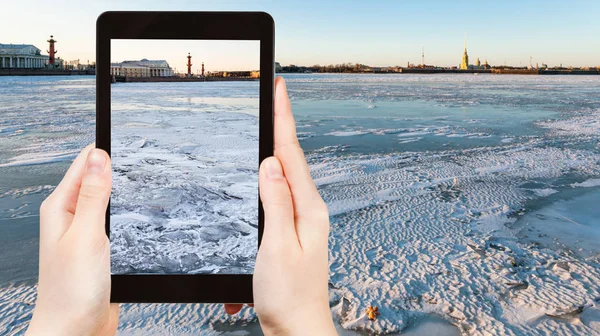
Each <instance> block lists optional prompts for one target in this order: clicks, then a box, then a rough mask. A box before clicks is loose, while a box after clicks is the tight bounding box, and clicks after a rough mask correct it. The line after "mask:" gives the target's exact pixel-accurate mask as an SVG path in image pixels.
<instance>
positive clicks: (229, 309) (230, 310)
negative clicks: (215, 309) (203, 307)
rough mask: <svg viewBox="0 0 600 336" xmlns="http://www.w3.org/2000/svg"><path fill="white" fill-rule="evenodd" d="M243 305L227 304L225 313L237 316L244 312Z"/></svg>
mask: <svg viewBox="0 0 600 336" xmlns="http://www.w3.org/2000/svg"><path fill="white" fill-rule="evenodd" d="M243 306H244V305H242V304H234V303H226V304H225V312H226V313H227V314H229V315H234V314H237V313H238V312H239V311H240V310H242V307H243Z"/></svg>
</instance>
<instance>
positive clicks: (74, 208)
mask: <svg viewBox="0 0 600 336" xmlns="http://www.w3.org/2000/svg"><path fill="white" fill-rule="evenodd" d="M93 147H94V146H93V145H90V146H88V147H86V148H85V149H84V150H83V151H82V152H81V153H80V154H79V156H78V157H77V158H76V159H75V161H74V162H73V164H72V165H71V167H70V168H69V170H68V171H67V174H66V175H65V177H64V178H63V180H62V181H61V183H60V184H59V185H58V186H57V187H56V189H55V190H54V192H53V193H52V194H50V196H48V198H46V200H44V202H43V203H42V205H41V207H40V269H39V284H38V296H37V302H36V306H35V310H34V313H33V318H32V319H31V323H30V324H29V329H28V330H27V334H28V335H36V334H48V333H50V334H57V335H84V334H85V335H96V334H102V335H106V334H110V335H112V334H115V333H116V330H117V322H118V318H119V305H118V304H116V303H113V304H111V303H110V244H109V241H108V237H107V236H106V233H105V232H106V231H105V226H104V225H105V214H106V207H107V206H108V200H109V197H110V192H111V168H110V158H109V156H108V154H106V152H105V151H103V150H101V149H96V148H93Z"/></svg>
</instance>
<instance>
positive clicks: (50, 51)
mask: <svg viewBox="0 0 600 336" xmlns="http://www.w3.org/2000/svg"><path fill="white" fill-rule="evenodd" d="M47 42H48V43H50V50H46V52H47V53H48V56H49V58H48V64H53V65H54V55H55V54H56V53H57V52H58V50H54V43H56V42H57V41H56V40H55V39H54V36H52V35H50V39H49V40H48V41H47Z"/></svg>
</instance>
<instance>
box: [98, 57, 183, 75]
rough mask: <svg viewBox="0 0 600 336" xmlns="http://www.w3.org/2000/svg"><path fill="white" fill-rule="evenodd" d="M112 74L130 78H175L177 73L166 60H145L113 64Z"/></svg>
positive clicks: (111, 67) (111, 66)
mask: <svg viewBox="0 0 600 336" xmlns="http://www.w3.org/2000/svg"><path fill="white" fill-rule="evenodd" d="M110 74H111V75H113V76H129V77H169V76H174V75H175V72H174V71H173V69H171V67H170V66H169V63H167V61H165V60H147V59H145V58H144V59H141V60H139V61H123V62H121V63H111V65H110Z"/></svg>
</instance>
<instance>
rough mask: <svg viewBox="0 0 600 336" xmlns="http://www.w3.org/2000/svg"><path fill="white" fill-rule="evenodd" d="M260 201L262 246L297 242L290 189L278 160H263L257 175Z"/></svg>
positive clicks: (272, 157) (271, 158)
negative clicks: (262, 219) (262, 226)
mask: <svg viewBox="0 0 600 336" xmlns="http://www.w3.org/2000/svg"><path fill="white" fill-rule="evenodd" d="M259 191H260V199H261V201H262V205H263V208H264V210H265V227H264V232H263V243H262V244H263V245H269V246H273V244H283V245H287V244H289V243H290V239H293V241H295V242H298V235H297V234H296V228H295V226H294V206H293V203H292V194H291V192H290V187H289V185H288V183H287V180H286V178H285V176H284V175H283V169H282V167H281V163H280V162H279V159H277V158H276V157H274V156H271V157H268V158H266V159H264V160H263V162H262V163H261V165H260V173H259Z"/></svg>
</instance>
